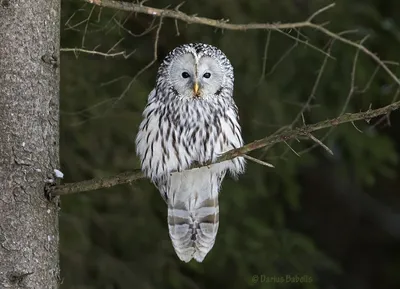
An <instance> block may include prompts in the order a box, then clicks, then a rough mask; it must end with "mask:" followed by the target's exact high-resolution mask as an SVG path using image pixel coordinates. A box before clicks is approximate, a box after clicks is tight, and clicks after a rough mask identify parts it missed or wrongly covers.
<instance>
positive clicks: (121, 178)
mask: <svg viewBox="0 0 400 289" xmlns="http://www.w3.org/2000/svg"><path fill="white" fill-rule="evenodd" d="M399 108H400V101H397V102H394V103H392V104H389V105H387V106H385V107H381V108H377V109H368V110H367V111H364V112H359V113H346V114H342V115H340V116H339V117H337V118H334V119H328V120H325V121H321V122H318V123H315V124H311V125H306V126H300V127H297V128H293V129H290V128H287V129H286V130H282V131H281V132H280V133H276V134H272V135H271V136H267V137H265V138H262V139H259V140H256V141H253V142H251V143H248V144H246V145H245V146H243V147H240V148H238V149H233V150H230V151H228V152H226V153H224V154H222V155H221V156H220V157H219V158H218V159H217V160H216V161H215V162H214V163H219V162H223V161H226V160H230V159H233V158H235V157H238V156H241V155H244V154H247V153H249V152H251V151H254V150H256V149H259V148H262V147H266V146H272V145H274V144H277V143H280V142H286V141H287V140H290V139H294V138H297V137H301V136H305V137H310V134H311V132H314V131H317V130H321V129H324V128H328V127H333V126H337V125H339V124H343V123H348V122H354V121H357V120H367V121H369V120H370V119H372V118H374V117H377V116H381V115H387V114H389V113H391V112H392V111H394V110H397V109H399ZM314 141H315V140H314ZM210 164H211V163H207V164H204V165H202V166H209V165H210ZM198 167H201V166H193V167H191V168H190V169H194V168H198ZM142 178H144V176H143V174H142V173H141V171H140V170H139V169H137V170H134V171H129V172H124V173H121V174H118V175H114V176H110V177H105V178H95V179H91V180H87V181H82V182H77V183H66V184H63V185H57V186H54V187H50V188H49V193H50V194H51V195H53V196H55V195H58V196H60V195H68V194H73V193H79V192H84V191H91V190H97V189H101V188H108V187H112V186H116V185H119V184H125V183H131V182H133V181H136V180H138V179H142Z"/></svg>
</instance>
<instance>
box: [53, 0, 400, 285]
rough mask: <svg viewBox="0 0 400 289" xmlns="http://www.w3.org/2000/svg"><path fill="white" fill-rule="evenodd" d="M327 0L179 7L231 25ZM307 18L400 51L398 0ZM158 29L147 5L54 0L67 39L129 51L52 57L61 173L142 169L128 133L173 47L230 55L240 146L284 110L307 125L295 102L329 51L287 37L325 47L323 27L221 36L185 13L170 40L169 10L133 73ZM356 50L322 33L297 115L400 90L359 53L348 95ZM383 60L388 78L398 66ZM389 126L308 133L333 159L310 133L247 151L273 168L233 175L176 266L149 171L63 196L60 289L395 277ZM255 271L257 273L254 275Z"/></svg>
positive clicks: (395, 122) (396, 223)
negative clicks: (121, 7)
mask: <svg viewBox="0 0 400 289" xmlns="http://www.w3.org/2000/svg"><path fill="white" fill-rule="evenodd" d="M179 3H180V1H165V0H151V1H148V2H146V3H145V5H148V6H152V7H157V8H163V7H166V6H168V5H170V7H171V8H173V7H175V6H176V5H178V4H179ZM329 3H330V2H327V1H323V0H314V1H311V0H310V1H307V0H284V1H283V0H282V1H275V0H269V1H268V0H252V1H248V0H235V1H233V0H229V1H228V0H218V1H217V0H203V1H192V0H189V1H186V3H185V4H184V5H183V6H182V7H181V10H182V11H184V12H185V13H188V14H198V15H199V16H204V17H209V18H214V19H222V18H223V19H229V20H230V22H231V23H251V22H296V21H303V20H305V19H307V17H308V16H310V15H311V14H312V13H314V12H315V11H316V10H318V9H320V8H321V7H323V6H325V5H327V4H329ZM315 21H316V22H318V23H324V22H327V21H329V23H328V24H326V25H327V26H326V27H327V28H328V29H330V30H332V31H335V32H342V31H348V30H355V31H351V32H347V33H346V34H344V36H346V37H347V38H349V39H351V40H353V41H356V42H359V41H361V40H362V39H363V38H364V36H366V35H369V38H368V39H367V40H366V42H365V43H364V44H365V45H366V46H367V47H368V48H369V49H371V50H372V51H373V52H375V53H377V54H378V55H379V57H380V58H381V59H383V60H390V61H393V62H399V61H400V29H399V26H400V2H399V1H396V0H385V1H379V0H360V1H357V0H351V1H350V0H340V1H337V2H336V6H335V8H333V9H331V10H329V11H326V12H325V13H323V14H321V15H319V16H318V17H317V18H316V19H315ZM158 24H159V18H153V17H152V16H149V15H143V14H134V13H127V12H121V11H117V10H111V9H101V8H99V7H97V6H96V7H94V6H92V5H90V4H85V3H84V2H82V1H69V0H68V1H67V0H64V1H63V2H62V32H61V36H62V39H61V46H62V47H63V48H64V50H65V49H67V48H75V47H78V48H84V49H87V50H93V49H95V50H97V51H102V52H107V51H109V50H110V49H112V50H111V51H110V53H116V52H120V51H126V54H127V55H129V57H127V58H126V59H125V58H124V57H123V56H121V55H120V56H116V57H104V56H101V55H92V54H88V53H82V52H81V53H73V52H70V51H63V52H62V55H61V161H62V166H61V170H62V171H63V173H64V174H65V178H64V181H66V182H75V181H81V180H86V179H90V178H94V177H102V176H108V175H113V174H116V173H119V172H123V171H126V170H132V169H135V168H138V167H139V163H138V159H137V157H136V155H135V146H134V138H135V135H136V132H137V130H138V125H139V122H140V120H141V113H142V110H143V108H144V106H145V103H146V100H147V96H148V93H149V92H150V91H151V89H152V88H153V86H154V83H155V76H156V71H157V67H158V65H159V63H160V62H161V61H162V59H163V57H164V56H165V55H166V54H167V53H168V52H169V51H170V50H172V49H173V48H174V47H176V46H177V45H180V44H183V43H188V42H204V43H209V44H212V45H215V46H217V47H219V48H220V49H221V50H223V51H224V52H225V53H226V55H227V56H228V58H229V59H230V60H231V62H232V64H233V66H234V69H235V93H234V97H235V100H236V103H237V105H238V107H239V110H240V117H241V124H242V126H243V133H244V139H245V141H246V142H250V141H252V140H255V139H259V138H262V137H264V136H267V135H270V134H272V133H273V132H275V131H276V130H277V129H279V128H281V127H284V126H286V125H290V124H291V123H292V122H293V121H294V120H296V123H295V125H302V118H301V117H299V116H300V115H299V112H300V111H301V110H302V108H303V107H304V105H305V103H306V102H307V100H308V99H309V97H310V95H311V93H312V91H313V86H314V84H315V82H316V79H317V76H318V73H319V72H320V69H321V65H322V64H323V62H324V59H325V57H326V55H325V54H324V53H322V52H321V51H318V50H316V49H313V48H312V47H310V46H307V45H305V44H304V43H299V42H296V40H295V39H296V38H297V37H301V39H305V37H307V39H308V41H309V43H312V44H313V45H314V46H316V47H318V48H319V49H321V50H324V51H327V49H328V47H329V45H330V41H331V39H329V38H328V37H327V36H326V35H323V34H321V33H319V32H317V31H315V30H312V29H301V30H294V29H292V30H286V31H284V32H285V33H286V34H288V35H290V36H292V38H290V37H288V35H285V34H284V33H281V32H280V31H272V32H268V31H260V30H259V31H246V32H240V31H229V30H224V31H221V30H220V29H215V28H212V27H208V26H201V25H195V24H191V25H188V24H186V23H182V22H178V29H179V35H178V33H177V28H176V25H175V21H174V20H172V19H164V21H163V25H162V28H161V31H160V35H159V39H158V60H157V61H156V62H155V63H154V64H153V65H152V66H151V67H150V68H148V69H146V70H145V71H144V72H143V73H141V74H140V75H138V76H137V77H136V78H135V79H134V81H133V82H132V78H133V77H135V75H137V73H138V72H139V71H140V70H142V69H143V68H144V67H145V66H146V65H147V64H148V63H150V62H151V61H152V59H153V53H154V40H155V35H156V30H157V25H158ZM152 25H153V26H152ZM149 27H150V29H149ZM146 30H149V31H147V33H143V32H146ZM299 33H301V34H299ZM299 35H300V36H299ZM293 38H294V39H293ZM268 39H269V41H268ZM267 42H268V43H269V45H268V46H267V48H268V49H267V57H265V52H266V43H267ZM356 52H357V50H356V49H355V48H354V47H350V46H348V45H346V44H343V43H340V42H338V41H335V42H334V43H333V45H332V47H331V51H330V54H331V55H332V57H334V59H332V58H328V59H327V62H326V65H325V67H324V70H323V72H322V77H321V80H320V82H319V84H318V86H317V88H316V90H315V93H314V97H313V98H312V100H311V103H310V106H309V107H306V108H307V109H305V111H304V119H305V122H306V123H314V122H318V121H322V120H325V119H328V118H333V117H336V116H338V115H340V114H341V113H342V112H359V111H362V110H367V109H368V108H369V107H372V108H377V107H380V106H384V105H386V104H389V103H391V102H392V101H393V99H394V98H397V95H396V91H397V89H398V87H397V86H396V85H395V83H394V81H393V80H392V79H390V78H389V77H388V76H387V74H386V73H384V72H383V70H382V69H379V68H378V66H377V64H376V63H375V62H373V61H372V60H371V59H370V58H369V57H367V56H366V55H365V54H363V53H362V52H360V53H359V57H358V59H357V62H356V70H355V74H354V75H353V76H354V80H353V81H354V87H353V88H354V93H353V94H351V96H350V98H349V92H350V89H351V87H352V69H353V63H354V59H355V55H356ZM388 65H389V67H390V68H391V69H393V71H394V72H395V73H396V75H399V73H398V72H399V69H398V68H397V67H398V66H397V63H389V64H388ZM129 83H130V84H131V85H130V87H128V84H129ZM127 87H128V88H127ZM124 91H125V92H124ZM347 100H350V101H349V102H348V101H347ZM359 130H361V131H362V132H360V131H359ZM399 132H400V114H399V113H398V112H396V113H392V114H391V115H390V122H388V120H387V119H385V118H384V119H381V118H377V119H373V120H371V121H370V122H369V123H368V122H366V121H359V122H357V123H355V124H354V125H352V124H344V125H341V126H338V127H335V128H334V129H332V130H329V129H328V130H323V131H319V132H318V133H316V134H315V136H316V137H318V138H319V139H323V140H324V143H325V144H326V145H327V146H329V147H330V148H331V149H332V150H333V151H334V156H330V155H328V154H327V153H326V151H324V150H323V149H322V148H321V147H318V146H316V147H315V143H313V142H312V141H310V140H307V139H300V140H299V141H300V142H298V141H296V140H294V141H290V142H288V143H287V145H286V144H285V143H280V144H278V145H275V146H273V147H272V148H270V149H268V150H267V151H264V150H259V151H256V152H254V153H253V154H252V155H253V156H255V157H258V158H262V159H263V160H265V161H268V162H270V163H272V164H274V165H275V169H271V168H267V167H264V166H261V165H258V164H255V163H249V164H248V167H247V172H246V174H245V175H243V176H242V177H241V178H240V179H239V180H238V181H234V180H232V179H229V178H227V179H226V180H225V182H224V184H223V188H222V192H221V195H220V228H219V232H218V236H217V240H216V244H215V246H214V248H213V249H212V251H211V252H210V253H209V255H208V256H207V258H206V259H205V261H204V262H203V263H200V264H199V263H196V262H191V263H189V264H185V263H182V262H180V261H179V259H178V258H177V257H176V255H175V252H174V250H173V248H172V245H171V242H170V239H169V236H168V227H167V222H166V221H167V217H166V214H167V208H166V206H165V203H164V201H163V200H162V198H161V197H160V195H159V193H158V192H157V191H156V189H155V188H154V187H153V185H152V184H150V182H149V181H147V180H139V181H137V182H135V183H132V184H129V185H120V186H116V187H113V188H110V189H103V190H98V191H93V192H84V193H80V194H75V195H70V196H65V197H62V204H61V205H62V210H61V218H60V227H61V238H60V239H61V268H62V278H63V284H62V288H64V289H67V288H68V289H92V288H93V289H94V288H96V289H123V288H171V289H172V288H173V289H179V288H193V289H196V288H207V289H211V288H230V289H236V288H250V287H253V288H307V289H311V288H326V289H335V288H337V289H341V288H343V289H348V288H351V289H372V288H386V289H397V288H400V274H399V272H400V244H399V239H400V190H399V188H400V166H399V163H398V157H399V153H400V133H399ZM327 133H328V135H327V136H326V134H327ZM325 136H326V137H325ZM289 145H290V147H291V148H292V149H293V150H295V151H296V152H297V153H298V154H299V155H300V157H299V156H297V155H296V154H295V153H294V152H293V151H292V149H291V148H290V147H289ZM309 148H312V149H311V150H308V149H309ZM286 275H290V276H292V277H295V276H298V277H302V276H303V277H306V278H303V279H302V280H303V281H304V280H308V282H287V281H286ZM253 276H258V278H259V282H253V278H254V277H253ZM274 277H275V279H274ZM282 278H285V281H282ZM260 281H264V282H260Z"/></svg>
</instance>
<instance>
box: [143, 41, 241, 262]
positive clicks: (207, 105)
mask: <svg viewBox="0 0 400 289" xmlns="http://www.w3.org/2000/svg"><path fill="white" fill-rule="evenodd" d="M233 82H234V77H233V67H232V65H231V63H230V62H229V60H228V59H227V57H226V56H225V54H224V53H223V52H222V51H220V50H219V49H218V48H216V47H214V46H211V45H207V44H201V43H192V44H185V45H181V46H179V47H177V48H175V49H174V50H173V51H171V52H170V53H169V54H168V55H167V56H166V57H165V59H164V60H163V62H162V64H161V65H160V67H159V69H158V73H157V80H156V87H155V88H154V89H153V90H152V91H151V93H150V95H149V97H148V103H147V105H146V107H145V109H144V112H143V118H144V119H143V121H142V123H141V124H140V128H139V132H138V135H137V137H136V152H137V154H138V156H139V157H140V160H141V167H142V171H143V172H144V174H145V176H146V177H148V178H150V179H151V181H152V182H153V183H154V184H155V185H156V187H157V188H158V189H159V191H160V193H161V196H162V197H163V198H164V200H165V202H166V203H167V205H168V227H169V235H170V237H171V240H172V245H173V247H174V249H175V252H176V254H177V255H178V257H179V258H180V259H181V260H182V261H185V262H189V261H190V260H191V259H192V258H194V259H195V260H196V261H198V262H202V261H203V259H204V258H205V256H206V255H207V253H208V252H209V251H210V250H211V248H212V247H213V245H214V242H215V238H216V235H217V230H218V225H219V206H218V194H219V190H220V187H221V182H222V180H223V179H224V177H225V173H226V172H227V171H230V173H231V174H232V175H233V176H236V175H238V174H240V173H243V171H244V168H245V160H244V159H243V157H237V158H234V159H233V160H229V161H224V162H222V163H217V164H213V165H211V166H208V167H207V166H205V167H201V168H196V169H192V170H187V171H185V170H186V169H187V168H189V167H190V166H191V165H193V164H204V163H206V162H207V161H209V160H215V159H216V158H217V157H218V156H219V155H221V154H222V153H224V152H226V151H228V150H231V149H233V148H238V147H240V146H242V145H243V140H242V136H241V128H240V125H239V122H238V109H237V107H236V104H235V102H234V100H233V98H232V94H233Z"/></svg>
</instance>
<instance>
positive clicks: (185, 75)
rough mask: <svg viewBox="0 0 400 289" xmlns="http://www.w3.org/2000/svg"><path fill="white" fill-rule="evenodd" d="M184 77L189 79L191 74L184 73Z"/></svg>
mask: <svg viewBox="0 0 400 289" xmlns="http://www.w3.org/2000/svg"><path fill="white" fill-rule="evenodd" d="M182 77H183V78H188V77H190V75H189V73H187V72H186V71H185V72H182Z"/></svg>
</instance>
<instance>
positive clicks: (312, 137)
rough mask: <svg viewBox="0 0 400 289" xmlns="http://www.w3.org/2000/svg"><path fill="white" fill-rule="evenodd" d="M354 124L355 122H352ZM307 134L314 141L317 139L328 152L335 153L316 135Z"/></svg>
mask: <svg viewBox="0 0 400 289" xmlns="http://www.w3.org/2000/svg"><path fill="white" fill-rule="evenodd" d="M352 123H353V124H354V122H352ZM307 136H308V137H309V138H310V139H312V140H313V141H315V142H316V143H317V144H319V145H320V146H321V147H322V148H323V149H325V150H326V151H327V152H328V153H330V154H331V155H333V151H332V150H331V149H330V148H328V147H327V146H326V145H324V144H323V143H322V141H320V140H319V139H317V138H316V137H315V136H313V135H312V134H311V133H308V134H307Z"/></svg>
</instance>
